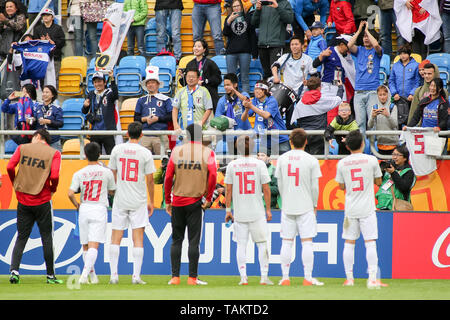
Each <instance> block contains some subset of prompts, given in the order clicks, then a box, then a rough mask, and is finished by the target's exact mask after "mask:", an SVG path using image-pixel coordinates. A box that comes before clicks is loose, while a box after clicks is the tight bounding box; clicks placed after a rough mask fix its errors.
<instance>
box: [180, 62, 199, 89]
mask: <svg viewBox="0 0 450 320" xmlns="http://www.w3.org/2000/svg"><path fill="white" fill-rule="evenodd" d="M194 58H195V56H194V55H193V54H191V55H188V56H184V57H182V58H181V59H180V61H179V62H178V69H177V75H176V79H175V81H176V83H177V88H178V89H179V88H181V87H182V86H181V85H180V82H179V81H178V79H179V78H178V71H179V70H180V69H186V66H187V64H188V63H189V61H191V60H192V59H194Z"/></svg>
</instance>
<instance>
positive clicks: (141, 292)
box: [0, 275, 450, 301]
mask: <svg viewBox="0 0 450 320" xmlns="http://www.w3.org/2000/svg"><path fill="white" fill-rule="evenodd" d="M71 277H72V278H71ZM58 279H62V280H64V284H62V285H55V284H53V285H50V284H46V283H45V276H31V275H22V276H21V277H20V284H15V285H12V284H10V283H9V276H6V275H4V276H0V301H1V300H78V299H82V300H91V299H92V300H116V299H117V300H119V299H120V300H126V299H131V300H142V299H145V300H153V299H157V300H309V299H311V300H449V299H450V280H403V279H400V280H399V279H395V280H392V279H386V280H383V282H385V283H387V284H389V287H387V288H381V289H379V290H369V289H367V288H366V280H365V279H356V280H355V286H354V287H342V283H343V280H344V279H335V278H320V280H321V281H323V282H324V283H325V285H324V286H323V287H303V286H302V285H300V283H301V282H302V281H303V278H291V286H290V287H281V286H278V281H279V280H280V277H271V280H272V281H273V282H274V283H275V285H273V286H261V285H259V277H249V285H248V286H238V285H237V284H238V282H239V277H237V276H202V277H201V278H200V279H201V280H203V281H207V282H208V285H207V286H196V287H192V286H188V285H187V284H186V281H187V277H186V276H184V277H183V276H182V277H181V284H180V285H178V286H169V285H167V282H168V281H169V279H170V277H169V276H153V275H143V276H142V279H143V280H144V281H146V282H147V284H146V285H132V284H131V276H120V278H119V284H118V285H110V284H109V283H108V282H109V276H99V279H100V283H99V284H95V285H81V286H79V285H77V284H76V283H75V281H74V279H73V276H58Z"/></svg>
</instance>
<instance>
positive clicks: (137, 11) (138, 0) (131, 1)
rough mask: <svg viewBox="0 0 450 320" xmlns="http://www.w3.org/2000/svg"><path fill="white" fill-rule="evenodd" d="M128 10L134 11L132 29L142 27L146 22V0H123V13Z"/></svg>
mask: <svg viewBox="0 0 450 320" xmlns="http://www.w3.org/2000/svg"><path fill="white" fill-rule="evenodd" d="M129 10H134V16H133V19H134V21H133V23H132V24H131V25H132V26H133V27H136V26H144V25H145V21H146V20H147V14H148V5H147V1H146V0H125V2H124V4H123V11H124V12H127V11H129Z"/></svg>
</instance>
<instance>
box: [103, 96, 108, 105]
mask: <svg viewBox="0 0 450 320" xmlns="http://www.w3.org/2000/svg"><path fill="white" fill-rule="evenodd" d="M107 102H108V100H107V99H106V97H103V100H102V103H103V105H104V106H106V103H107Z"/></svg>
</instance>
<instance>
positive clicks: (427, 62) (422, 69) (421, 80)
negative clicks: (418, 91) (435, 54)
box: [419, 59, 430, 86]
mask: <svg viewBox="0 0 450 320" xmlns="http://www.w3.org/2000/svg"><path fill="white" fill-rule="evenodd" d="M429 63H430V60H427V59H425V60H422V62H421V63H420V64H419V76H420V85H421V86H423V82H424V80H423V77H424V72H425V68H424V67H425V65H427V64H429Z"/></svg>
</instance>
